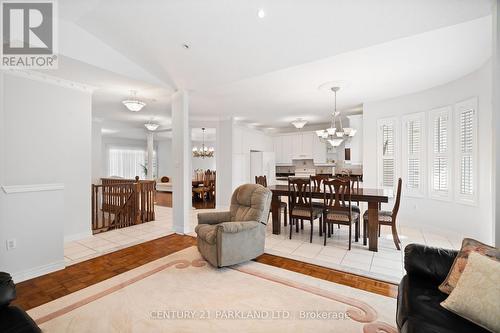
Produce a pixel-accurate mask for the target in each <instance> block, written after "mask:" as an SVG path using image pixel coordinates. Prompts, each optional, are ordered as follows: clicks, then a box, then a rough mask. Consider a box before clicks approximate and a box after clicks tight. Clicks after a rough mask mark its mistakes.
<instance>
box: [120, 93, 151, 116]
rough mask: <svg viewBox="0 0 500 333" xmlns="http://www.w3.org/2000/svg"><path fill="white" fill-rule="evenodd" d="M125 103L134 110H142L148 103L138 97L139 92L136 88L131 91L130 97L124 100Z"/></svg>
mask: <svg viewBox="0 0 500 333" xmlns="http://www.w3.org/2000/svg"><path fill="white" fill-rule="evenodd" d="M122 103H123V105H125V107H126V108H127V109H129V110H130V111H132V112H138V111H141V109H142V108H143V107H145V106H146V103H144V102H141V101H140V100H138V99H137V93H136V91H135V90H131V91H130V98H129V99H126V100H124V101H122Z"/></svg>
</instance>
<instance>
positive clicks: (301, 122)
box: [292, 118, 307, 129]
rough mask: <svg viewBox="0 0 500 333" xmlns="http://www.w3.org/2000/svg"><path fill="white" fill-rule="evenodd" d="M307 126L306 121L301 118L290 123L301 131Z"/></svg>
mask: <svg viewBox="0 0 500 333" xmlns="http://www.w3.org/2000/svg"><path fill="white" fill-rule="evenodd" d="M306 124H307V120H304V119H303V118H297V119H295V120H294V121H292V125H293V126H295V128H297V129H301V128H302V127H304V126H305V125H306Z"/></svg>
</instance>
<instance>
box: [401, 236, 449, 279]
mask: <svg viewBox="0 0 500 333" xmlns="http://www.w3.org/2000/svg"><path fill="white" fill-rule="evenodd" d="M457 254H458V251H455V250H447V249H441V248H436V247H430V246H425V245H420V244H409V245H408V246H406V247H405V270H406V271H407V273H408V275H409V276H413V275H419V276H421V277H425V278H427V279H431V280H432V281H433V282H435V283H436V284H440V283H441V282H443V281H444V279H445V278H446V276H447V275H448V272H449V271H450V268H451V266H452V265H453V262H454V260H455V257H456V256H457Z"/></svg>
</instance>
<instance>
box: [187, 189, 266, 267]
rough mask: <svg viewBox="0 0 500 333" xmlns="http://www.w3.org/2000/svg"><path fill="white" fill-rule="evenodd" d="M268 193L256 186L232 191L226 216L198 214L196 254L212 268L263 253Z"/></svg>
mask: <svg viewBox="0 0 500 333" xmlns="http://www.w3.org/2000/svg"><path fill="white" fill-rule="evenodd" d="M271 199H272V192H271V191H270V190H269V189H267V188H265V187H263V186H262V185H258V184H244V185H241V186H239V187H238V188H237V189H236V190H234V192H233V195H232V197H231V206H230V209H229V211H226V212H213V213H199V214H198V225H197V226H196V228H195V232H196V234H197V235H198V238H197V244H198V250H199V251H200V253H201V255H202V256H203V258H205V260H207V261H208V262H209V263H210V264H212V265H213V266H216V267H223V266H230V265H235V264H239V263H242V262H245V261H248V260H251V259H254V258H256V257H258V256H259V255H261V254H263V253H264V241H265V236H266V225H267V221H268V218H269V207H270V206H271Z"/></svg>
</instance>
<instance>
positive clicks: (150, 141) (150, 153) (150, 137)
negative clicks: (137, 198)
mask: <svg viewBox="0 0 500 333" xmlns="http://www.w3.org/2000/svg"><path fill="white" fill-rule="evenodd" d="M153 140H154V134H153V132H150V131H148V134H147V143H148V144H147V146H148V147H147V148H148V161H147V166H148V169H147V171H148V173H147V175H146V179H149V180H152V179H153V151H154V146H153V145H154V141H153Z"/></svg>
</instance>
